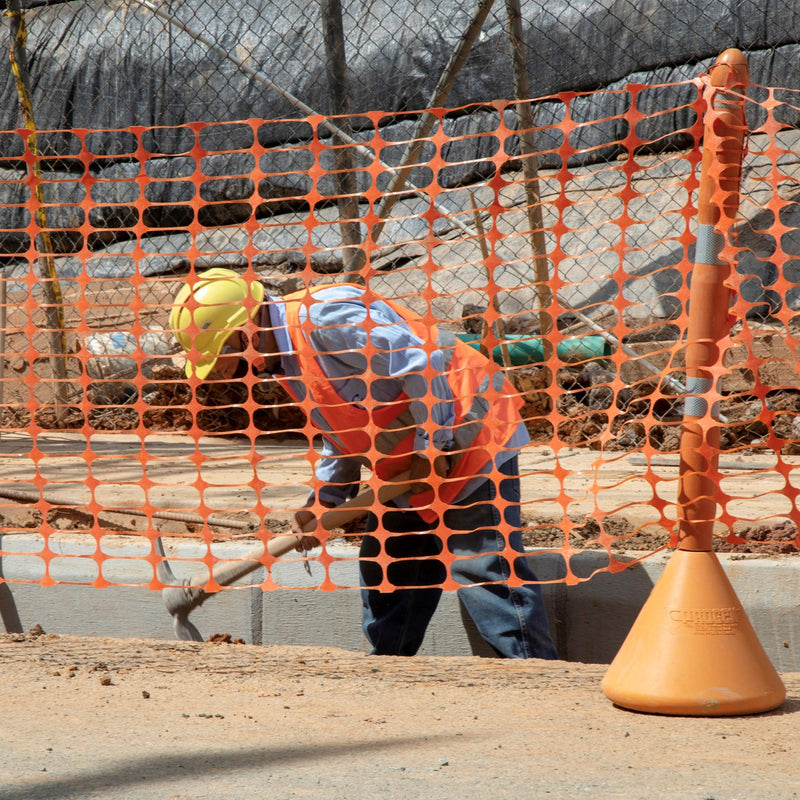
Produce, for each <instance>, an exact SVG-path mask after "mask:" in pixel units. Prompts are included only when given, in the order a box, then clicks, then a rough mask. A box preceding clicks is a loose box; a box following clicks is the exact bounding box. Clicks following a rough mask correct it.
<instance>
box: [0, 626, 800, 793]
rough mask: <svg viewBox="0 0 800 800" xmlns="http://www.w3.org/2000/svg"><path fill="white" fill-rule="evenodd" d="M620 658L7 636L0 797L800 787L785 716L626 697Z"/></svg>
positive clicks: (790, 709)
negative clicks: (627, 704)
mask: <svg viewBox="0 0 800 800" xmlns="http://www.w3.org/2000/svg"><path fill="white" fill-rule="evenodd" d="M605 669H606V667H604V666H603V665H584V664H575V663H567V662H550V663H548V662H538V661H529V662H521V661H501V660H497V659H480V658H473V657H465V658H432V657H415V658H412V659H401V658H374V657H370V656H365V655H362V654H358V653H352V652H348V651H344V650H336V649H327V648H298V647H253V646H249V645H240V644H235V643H222V644H211V643H205V644H195V643H186V642H161V641H158V642H157V641H152V640H117V639H84V638H77V637H66V636H61V637H59V636H50V635H47V634H44V635H33V634H27V635H23V634H16V635H15V634H10V635H4V636H0V683H1V685H2V698H3V704H2V705H3V712H2V726H0V800H11V798H14V800H59V799H60V798H76V799H77V798H81V799H82V800H95V799H97V800H100V799H101V798H102V800H117V799H118V798H126V799H127V800H155V799H156V798H158V800H168V799H169V798H181V799H182V800H186V799H188V798H192V800H194V798H214V799H215V800H223V799H224V800H227V798H237V800H238V798H252V799H253V800H256V799H257V798H303V797H314V798H347V800H361V798H363V799H364V800H367V798H370V800H371V798H387V799H393V798H397V800H401V799H402V800H429V799H430V798H436V799H437V800H438V799H439V798H476V800H478V799H480V800H485V799H486V798H497V799H498V800H500V799H501V798H506V799H510V798H523V797H524V798H530V797H535V798H543V797H553V798H584V797H590V798H593V799H594V800H599V799H600V798H603V799H605V798H609V799H610V798H626V800H631V799H633V798H636V799H637V800H650V798H653V797H659V796H661V797H664V798H670V799H671V800H683V799H684V798H685V799H686V800H712V799H713V800H765V798H770V800H789V798H796V797H800V769H798V766H797V751H796V743H797V731H798V718H797V717H795V716H794V715H795V714H798V713H800V674H798V673H794V674H786V675H783V676H782V677H783V679H784V683H785V684H786V688H787V691H788V697H787V700H786V702H785V703H784V705H783V706H782V707H781V708H780V709H779V710H777V711H774V712H769V713H766V714H758V715H752V716H746V717H729V718H728V717H723V718H681V717H664V716H657V715H646V714H639V713H634V712H631V711H626V710H623V709H620V708H618V707H616V706H614V705H613V704H612V703H610V702H609V701H608V699H607V698H606V697H605V696H604V695H603V693H602V691H601V688H600V681H601V679H602V677H603V674H604V672H605Z"/></svg>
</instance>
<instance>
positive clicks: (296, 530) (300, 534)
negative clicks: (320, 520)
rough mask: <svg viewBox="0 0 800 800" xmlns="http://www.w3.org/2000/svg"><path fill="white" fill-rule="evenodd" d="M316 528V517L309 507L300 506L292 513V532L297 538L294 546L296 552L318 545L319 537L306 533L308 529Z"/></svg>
mask: <svg viewBox="0 0 800 800" xmlns="http://www.w3.org/2000/svg"><path fill="white" fill-rule="evenodd" d="M316 529H317V518H316V516H315V514H314V512H313V511H312V510H311V509H310V508H301V509H300V510H299V511H296V512H295V513H294V516H293V517H292V533H293V534H294V535H295V536H297V539H298V542H297V547H296V548H295V550H297V552H298V553H302V552H304V551H306V550H313V549H314V548H315V547H319V539H317V537H316V536H307V535H306V533H307V532H308V531H314V530H316Z"/></svg>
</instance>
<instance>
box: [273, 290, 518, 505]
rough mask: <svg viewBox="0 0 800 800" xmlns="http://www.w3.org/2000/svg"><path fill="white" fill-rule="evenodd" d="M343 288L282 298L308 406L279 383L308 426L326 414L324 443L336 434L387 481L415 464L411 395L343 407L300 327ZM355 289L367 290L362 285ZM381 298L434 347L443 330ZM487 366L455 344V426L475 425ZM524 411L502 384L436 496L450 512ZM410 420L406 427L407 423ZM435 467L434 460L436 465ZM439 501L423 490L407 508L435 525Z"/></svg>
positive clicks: (451, 381)
mask: <svg viewBox="0 0 800 800" xmlns="http://www.w3.org/2000/svg"><path fill="white" fill-rule="evenodd" d="M343 286H348V284H329V285H320V286H314V287H312V288H311V289H310V290H306V289H303V290H301V291H299V292H294V293H292V294H289V295H286V296H285V297H283V298H282V299H281V301H282V302H284V303H285V305H286V321H287V327H288V330H289V336H290V338H291V341H292V345H293V346H294V349H295V354H296V356H297V359H298V361H299V363H300V371H301V374H302V377H303V383H304V384H305V387H306V397H305V399H304V400H302V399H300V398H299V397H298V396H297V394H296V393H295V392H294V390H293V389H292V387H291V383H290V382H289V380H288V379H287V378H285V377H283V376H276V378H278V379H279V380H280V381H281V383H282V384H283V386H284V388H286V390H287V391H288V392H289V394H290V395H291V396H292V397H293V398H294V399H295V400H296V401H297V402H298V403H299V404H300V405H301V407H303V408H304V410H305V411H306V413H307V415H308V418H309V420H310V421H311V420H312V413H311V412H312V411H317V412H318V413H320V414H321V415H322V417H323V418H324V419H325V421H326V423H327V424H328V425H329V426H330V428H331V431H325V430H323V429H320V430H321V431H322V435H323V436H325V435H326V434H330V436H329V438H330V439H331V440H332V441H333V443H334V444H335V445H336V446H337V447H338V449H340V450H342V451H343V453H344V454H345V455H360V456H366V457H367V458H368V459H369V461H370V462H371V463H372V465H373V467H374V470H375V474H376V475H377V476H378V477H379V478H380V479H381V480H384V481H386V480H390V479H391V478H393V477H394V476H396V475H398V474H400V473H401V472H405V471H407V470H408V469H409V467H410V464H411V456H412V454H413V452H414V449H413V448H414V436H415V432H416V425H415V423H413V420H410V415H409V414H408V413H407V412H408V409H409V405H410V401H409V398H408V396H407V395H406V394H404V393H401V394H400V395H399V396H398V397H397V398H396V399H395V400H393V401H391V402H389V403H382V404H380V405H379V404H377V403H376V404H374V405H372V406H371V407H366V406H365V405H364V404H365V403H369V402H370V401H369V399H366V398H365V400H364V401H363V402H362V403H351V402H347V401H345V400H343V399H342V397H341V396H340V395H339V394H338V393H337V391H336V389H335V388H334V386H333V385H332V383H331V381H330V380H329V379H328V377H327V376H326V375H325V373H324V372H323V370H322V368H321V366H320V363H319V356H320V355H321V354H320V353H318V352H317V351H316V350H315V349H314V348H313V347H312V346H311V344H310V343H309V341H308V338H307V336H306V335H304V333H303V330H302V323H301V321H300V310H301V308H303V307H304V305H306V303H307V302H308V298H309V295H311V296H313V295H314V294H315V293H316V292H319V291H323V290H325V289H330V288H342V287H343ZM356 288H358V289H360V290H362V291H363V289H362V287H360V286H359V287H356ZM380 299H381V301H382V302H384V303H386V305H388V306H389V307H390V308H392V309H393V310H394V311H395V312H396V313H397V314H398V315H399V316H400V317H401V318H402V319H404V320H405V321H406V322H407V324H408V325H409V327H410V328H411V330H412V331H413V333H414V334H415V335H416V336H418V337H419V338H420V339H421V340H422V341H423V342H425V341H430V340H431V339H432V340H433V341H436V337H437V329H436V327H435V326H432V327H430V328H429V327H428V326H427V325H426V324H425V323H424V322H423V320H422V318H421V317H420V316H419V315H418V314H415V313H414V312H413V311H410V310H409V309H407V308H404V307H402V306H400V305H397V304H396V303H392V302H391V301H389V300H386V299H385V298H380ZM318 302H320V301H318ZM321 302H325V301H324V300H323V301H321ZM488 363H489V362H488V359H487V358H486V357H485V356H484V355H482V354H481V353H480V352H479V351H477V350H475V349H473V348H472V347H470V346H469V345H467V344H465V343H464V342H462V341H460V340H459V339H456V341H455V348H454V351H453V356H452V360H451V363H450V369H449V370H448V371H447V373H446V378H447V383H448V386H449V388H450V391H451V393H452V397H453V403H454V410H455V423H454V427H455V426H459V425H463V424H473V425H474V424H475V422H476V418H475V417H474V416H469V412H470V409H471V408H472V406H473V399H474V397H475V393H476V391H477V390H478V389H479V387H480V384H481V383H482V381H483V380H484V379H485V377H486V372H487V366H488ZM367 394H369V392H367ZM522 404H523V401H522V398H521V397H520V396H519V394H518V393H517V392H516V391H515V389H514V388H513V387H512V386H511V384H510V383H508V381H506V380H504V381H503V389H502V391H501V392H497V393H496V394H495V396H494V397H492V398H491V399H490V400H489V409H488V412H487V413H486V415H485V416H483V417H482V418H478V420H477V421H478V425H477V427H478V432H477V435H476V436H475V438H474V439H473V440H472V443H471V444H470V446H469V447H468V448H467V449H465V450H463V451H459V452H453V453H448V455H450V456H452V457H453V461H454V464H453V466H452V468H451V470H450V473H449V474H448V476H447V478H441V477H439V478H438V485H436V492H437V494H438V497H439V499H440V500H441V501H442V502H444V503H446V504H448V505H449V504H450V503H451V502H452V501H453V500H454V499H455V498H456V497H457V496H458V494H459V492H460V491H461V490H462V489H463V488H464V486H465V485H466V483H467V482H468V481H469V480H470V479H471V478H474V477H475V476H476V475H477V474H479V473H480V472H481V470H483V468H484V467H485V466H486V464H487V463H489V461H490V460H491V458H492V456H493V455H494V452H495V451H496V448H502V447H503V445H505V444H506V442H507V441H508V440H509V438H510V437H511V435H512V434H513V432H514V431H515V430H516V428H517V426H518V425H519V422H520V416H519V411H520V409H521V407H522ZM404 416H405V420H403V419H402V418H403V417H404ZM317 427H318V426H317ZM393 428H394V429H396V431H397V434H398V435H397V436H395V437H394V443H393V446H392V447H391V448H390V449H389V451H388V452H386V453H384V452H376V448H375V443H376V439H378V438H379V437H380V435H381V434H383V433H385V432H386V431H388V430H391V429H393ZM432 461H433V459H431V462H432ZM432 473H433V470H432ZM436 479H437V476H436V475H435V474H431V476H430V477H429V481H435V480H436ZM434 499H435V498H434V494H433V492H432V491H425V492H421V493H418V494H415V495H413V496H412V497H411V498H410V499H409V502H410V504H411V505H412V506H414V507H415V508H416V509H417V510H418V511H419V513H420V515H421V516H422V517H423V518H424V519H426V520H427V521H433V520H434V519H435V518H436V514H435V512H433V511H432V510H431V509H430V508H424V507H425V506H430V504H431V503H432V502H433V501H434ZM421 507H423V508H421Z"/></svg>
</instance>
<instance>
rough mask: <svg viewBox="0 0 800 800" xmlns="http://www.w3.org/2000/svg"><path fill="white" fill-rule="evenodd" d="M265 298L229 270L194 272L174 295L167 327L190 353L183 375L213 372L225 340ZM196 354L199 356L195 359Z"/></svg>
mask: <svg viewBox="0 0 800 800" xmlns="http://www.w3.org/2000/svg"><path fill="white" fill-rule="evenodd" d="M265 295H266V292H265V291H264V287H263V286H262V285H261V284H260V283H259V282H258V281H248V280H245V279H244V278H242V277H241V276H240V275H239V274H238V273H237V272H234V271H233V270H232V269H222V268H219V267H215V268H214V269H209V270H206V271H205V272H201V273H198V275H197V277H196V279H195V280H194V281H193V282H187V283H185V284H184V285H183V286H182V287H181V290H180V291H179V292H178V294H176V295H175V300H174V305H173V306H172V311H171V312H170V315H169V326H170V328H172V332H173V333H174V334H175V338H176V339H177V340H178V342H179V343H180V346H181V347H182V348H183V349H184V350H185V351H186V352H187V353H192V351H194V355H193V357H194V358H195V359H196V360H195V362H194V364H191V363H189V362H187V364H186V375H187V377H191V375H192V372H194V374H195V375H197V377H198V378H200V379H201V380H203V379H204V378H206V377H207V376H208V373H209V372H211V371H212V370H213V369H214V364H216V363H217V358H218V356H219V354H220V352H221V351H222V348H223V346H224V345H225V342H226V341H227V339H228V337H229V336H230V335H231V334H232V333H233V332H234V330H235V329H236V328H240V327H241V326H242V325H244V324H245V323H246V322H248V321H249V320H251V319H252V318H253V317H254V316H255V314H256V311H258V306H259V304H260V303H261V302H262V300H263V299H264V297H265ZM198 354H200V355H201V356H202V357H201V358H197V355H198Z"/></svg>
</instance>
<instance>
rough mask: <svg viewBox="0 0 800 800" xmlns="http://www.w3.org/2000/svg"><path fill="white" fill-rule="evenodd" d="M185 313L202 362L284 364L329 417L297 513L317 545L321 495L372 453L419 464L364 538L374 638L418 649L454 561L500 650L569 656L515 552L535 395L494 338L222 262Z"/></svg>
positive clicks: (194, 357) (396, 470)
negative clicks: (514, 383)
mask: <svg viewBox="0 0 800 800" xmlns="http://www.w3.org/2000/svg"><path fill="white" fill-rule="evenodd" d="M170 326H171V328H172V330H173V332H174V334H175V336H176V338H177V340H178V341H179V342H180V344H181V346H182V347H183V349H184V350H185V351H186V353H187V355H188V359H187V375H189V376H191V375H195V376H196V377H197V378H200V379H203V380H205V379H208V380H234V379H237V378H242V377H243V376H244V375H246V374H247V373H248V372H249V371H251V372H253V373H255V374H256V375H257V376H262V377H263V378H264V379H269V378H270V377H274V378H275V379H277V380H279V381H280V382H281V383H282V385H283V386H284V387H285V388H286V390H287V392H288V393H289V395H290V396H291V397H292V398H293V399H294V400H295V401H296V402H297V403H298V404H299V405H300V406H301V407H302V408H303V409H304V410H305V412H306V414H307V416H308V419H309V421H310V423H311V424H312V425H313V426H314V427H315V428H317V429H318V430H319V431H320V432H321V434H322V442H323V444H322V455H321V457H320V458H319V459H318V460H317V462H316V465H315V477H316V481H317V484H316V485H317V486H318V489H317V491H316V492H313V493H312V494H311V496H310V497H309V500H308V503H307V505H306V508H304V509H300V510H299V511H297V512H296V513H295V515H294V519H293V523H292V528H293V530H294V531H295V533H297V534H298V535H299V536H301V537H303V544H304V546H306V547H310V546H316V545H317V544H318V541H317V540H316V539H315V538H314V537H313V536H309V535H308V534H306V533H305V531H308V530H309V522H311V523H312V524H313V522H314V519H315V518H314V514H313V512H312V510H311V506H312V505H314V504H315V503H316V504H317V507H318V508H319V506H323V507H333V506H337V505H340V504H341V503H343V502H345V501H346V500H348V499H349V498H351V497H353V496H354V495H355V494H356V492H357V491H358V488H359V485H360V482H361V470H362V468H364V467H366V468H368V469H370V470H373V471H374V473H375V474H376V475H377V476H378V477H379V478H381V479H383V480H384V481H391V480H392V478H396V477H397V476H398V475H404V476H405V477H404V478H403V479H402V480H403V482H401V483H400V484H399V489H400V490H402V491H403V494H401V495H400V496H398V497H396V498H395V499H394V500H393V501H392V502H391V503H389V504H388V505H389V506H390V508H389V509H388V510H385V511H384V513H383V514H382V517H381V519H378V518H377V517H376V516H375V515H374V514H370V516H369V518H368V522H367V532H368V533H367V535H365V536H364V537H363V538H362V544H361V549H360V554H359V555H360V559H359V564H360V578H361V583H362V587H363V589H362V598H363V630H364V633H365V635H366V637H367V639H368V640H369V642H370V643H371V644H372V648H373V650H372V652H373V653H374V654H379V655H414V654H415V653H416V652H417V650H418V649H419V647H420V645H421V644H422V641H423V638H424V635H425V631H426V629H427V626H428V623H429V622H430V619H431V617H432V616H433V613H434V611H435V610H436V607H437V604H438V602H439V599H440V597H441V592H442V589H441V584H442V583H443V582H444V581H445V580H446V579H447V577H448V572H449V576H450V577H451V578H452V579H453V581H455V582H456V583H457V584H458V585H459V586H460V587H461V588H459V589H458V594H459V597H460V598H461V600H462V602H463V604H464V607H465V608H466V610H467V612H468V613H469V615H470V617H471V618H472V620H473V621H474V623H475V625H476V627H477V629H478V631H479V632H480V634H481V636H482V637H483V638H484V639H485V640H486V641H487V642H488V643H489V644H490V645H491V646H492V647H493V648H494V650H495V651H496V652H497V653H498V654H499V655H501V656H506V657H511V658H530V657H536V658H547V659H553V658H557V653H556V648H555V646H554V644H553V641H552V639H551V637H550V630H549V624H548V621H547V615H546V612H545V608H544V605H543V601H542V595H541V591H540V588H539V586H538V584H537V578H536V576H535V575H534V573H533V572H532V571H531V569H530V567H529V565H528V562H527V560H526V558H525V557H524V556H523V555H520V556H518V557H513V558H509V554H510V553H520V554H523V553H524V548H523V545H522V535H521V531H520V528H521V520H520V483H519V472H518V462H517V455H518V451H519V448H520V447H522V446H523V445H524V444H525V443H526V442H527V441H528V435H527V432H526V429H525V426H524V424H523V422H522V419H521V417H520V414H519V407H520V405H521V401H520V400H519V397H518V395H517V393H516V392H515V391H514V389H513V388H512V387H511V386H510V385H509V384H508V383H507V382H506V381H505V379H504V377H503V375H502V374H499V373H497V372H496V371H495V370H490V369H489V366H490V365H489V362H488V361H487V359H486V358H485V357H484V356H483V355H482V354H481V353H479V352H478V351H476V350H474V349H472V348H470V347H468V346H467V345H465V344H463V343H462V342H459V341H458V340H457V339H456V338H455V337H454V336H453V335H452V334H449V333H447V332H444V331H438V330H437V329H435V328H432V327H428V326H427V325H426V324H424V323H423V322H422V320H421V319H420V318H418V317H417V316H416V315H415V314H413V313H412V312H410V311H408V310H407V309H405V308H403V307H401V306H399V305H397V304H395V303H393V302H391V301H389V300H387V299H384V298H381V297H378V296H377V295H375V294H374V293H372V292H371V291H369V290H368V289H365V288H363V287H361V286H355V285H350V284H333V285H326V286H315V287H311V288H310V289H308V290H303V291H300V292H296V293H294V294H290V295H287V296H284V297H279V298H278V297H270V296H268V295H267V293H266V290H265V288H264V286H263V285H262V284H261V283H260V282H259V281H257V280H250V279H246V278H243V277H241V276H239V275H238V274H237V273H236V272H233V271H232V270H227V269H220V268H215V269H210V270H208V271H207V272H204V273H201V274H199V275H197V276H196V277H193V278H192V279H191V280H190V281H189V282H187V283H186V284H185V285H184V286H183V287H182V288H181V290H180V291H179V292H178V294H177V296H176V297H175V304H174V306H173V309H172V312H171V315H170ZM492 374H494V378H491V377H490V376H491V375H492ZM398 480H399V479H398ZM378 531H381V533H380V534H378ZM372 534H376V535H372ZM387 557H388V559H391V560H390V561H387ZM382 563H385V564H386V571H385V574H384V568H383V566H382ZM512 571H513V572H514V573H515V574H516V576H517V578H518V579H519V580H518V581H516V582H515V583H516V584H517V585H513V586H509V584H508V582H507V581H508V579H509V577H510V575H511V573H512ZM520 581H523V583H522V584H521V585H519V582H520ZM395 586H396V587H402V588H397V589H394V590H392V587H395ZM379 589H380V590H379Z"/></svg>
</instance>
